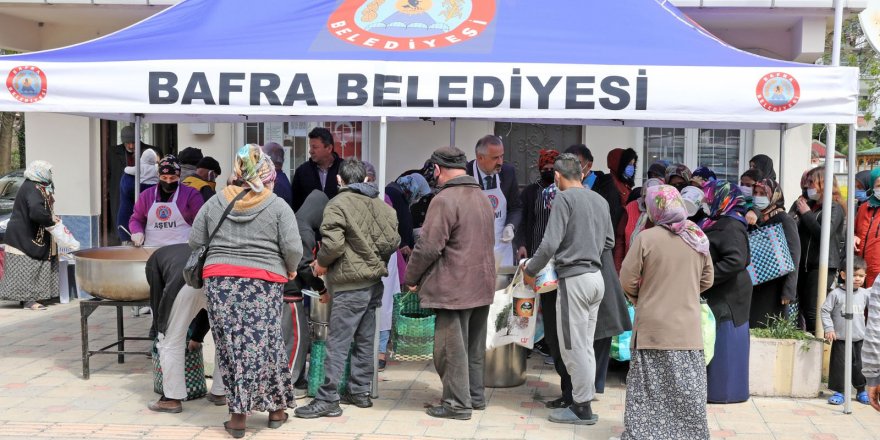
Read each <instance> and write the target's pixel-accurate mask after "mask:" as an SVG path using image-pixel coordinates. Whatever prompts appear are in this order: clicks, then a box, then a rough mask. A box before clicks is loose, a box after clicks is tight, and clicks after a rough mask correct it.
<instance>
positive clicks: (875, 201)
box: [854, 168, 880, 286]
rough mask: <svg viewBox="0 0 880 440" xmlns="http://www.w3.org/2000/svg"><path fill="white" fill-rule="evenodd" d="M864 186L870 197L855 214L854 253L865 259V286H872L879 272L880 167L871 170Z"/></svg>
mask: <svg viewBox="0 0 880 440" xmlns="http://www.w3.org/2000/svg"><path fill="white" fill-rule="evenodd" d="M868 183H870V185H869V186H867V187H866V188H869V189H870V192H869V194H870V197H868V200H867V201H866V202H865V203H862V205H861V206H859V209H858V213H857V214H856V236H855V239H854V242H855V250H856V255H858V256H861V257H862V258H864V259H865V262H866V263H867V264H868V270H867V275H868V277H867V278H865V285H866V286H873V285H874V280H875V279H876V278H877V274H878V273H880V216H878V215H877V214H878V213H880V168H874V169H873V170H871V174H870V179H869V182H868Z"/></svg>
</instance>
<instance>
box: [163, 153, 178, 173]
mask: <svg viewBox="0 0 880 440" xmlns="http://www.w3.org/2000/svg"><path fill="white" fill-rule="evenodd" d="M159 175H160V176H178V177H179V176H180V161H179V160H177V157H175V156H174V155H173V154H169V155H167V156H165V157H163V158H162V160H161V161H159Z"/></svg>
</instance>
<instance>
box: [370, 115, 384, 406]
mask: <svg viewBox="0 0 880 440" xmlns="http://www.w3.org/2000/svg"><path fill="white" fill-rule="evenodd" d="M387 158H388V118H387V117H385V116H382V117H381V118H380V119H379V175H378V176H376V177H377V178H378V180H377V182H376V183H378V184H379V197H380V198H382V199H384V198H385V165H386V164H385V161H386V159H387ZM379 315H380V314H379V313H376V333H375V334H374V337H373V386H372V397H373V398H374V399H378V398H379V328H380V326H381V320H380V318H379ZM386 355H387V353H386Z"/></svg>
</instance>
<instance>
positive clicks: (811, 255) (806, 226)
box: [790, 202, 845, 272]
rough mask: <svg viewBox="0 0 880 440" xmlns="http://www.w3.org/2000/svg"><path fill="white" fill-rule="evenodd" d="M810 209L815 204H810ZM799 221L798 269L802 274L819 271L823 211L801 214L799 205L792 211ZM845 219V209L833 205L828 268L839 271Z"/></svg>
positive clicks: (795, 205) (792, 208)
mask: <svg viewBox="0 0 880 440" xmlns="http://www.w3.org/2000/svg"><path fill="white" fill-rule="evenodd" d="M809 204H810V207H811V208H812V207H813V206H814V202H810V203H809ZM790 212H791V213H792V214H793V215H794V218H795V221H797V225H798V237H799V238H800V240H801V258H800V264H799V265H798V269H799V270H800V271H801V272H809V271H811V270H818V269H819V243H820V242H821V237H822V209H817V210H815V211H812V210H811V211H809V212H807V213H806V214H800V213H799V212H798V211H797V204H796V203H795V204H794V205H792V207H791V211H790ZM844 219H845V216H844V213H843V207H841V206H840V205H839V204H837V203H834V202H832V203H831V247H830V248H829V249H828V268H829V269H837V268H838V266H840V244H841V242H842V241H843V220H844Z"/></svg>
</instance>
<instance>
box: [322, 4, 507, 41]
mask: <svg viewBox="0 0 880 440" xmlns="http://www.w3.org/2000/svg"><path fill="white" fill-rule="evenodd" d="M494 17H495V0H367V1H364V0H345V1H344V2H343V3H342V4H341V5H340V6H339V8H337V9H336V11H334V12H333V13H332V14H331V15H330V19H329V20H328V21H327V29H328V31H329V32H330V33H331V34H332V35H333V36H334V37H336V38H338V39H340V40H342V41H345V42H346V43H349V44H353V45H355V46H361V47H366V48H372V49H379V50H390V51H417V50H428V49H437V48H441V47H449V46H453V45H456V44H460V43H464V42H466V41H468V40H471V39H473V38H476V37H478V36H479V35H481V34H482V33H483V32H484V31H485V30H486V27H487V26H488V25H489V23H491V22H492V19H493V18H494Z"/></svg>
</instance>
